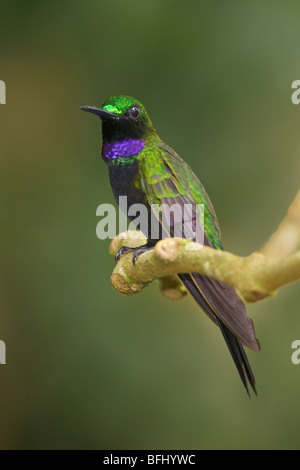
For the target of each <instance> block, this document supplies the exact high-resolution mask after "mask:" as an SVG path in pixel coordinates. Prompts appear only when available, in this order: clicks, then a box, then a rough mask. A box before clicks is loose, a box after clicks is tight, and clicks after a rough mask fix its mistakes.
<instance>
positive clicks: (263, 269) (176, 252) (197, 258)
mask: <svg viewBox="0 0 300 470" xmlns="http://www.w3.org/2000/svg"><path fill="white" fill-rule="evenodd" d="M146 241H147V240H146V238H145V236H144V235H143V234H142V233H141V232H134V231H133V232H124V233H122V234H120V235H118V236H117V237H116V238H115V239H114V240H113V241H112V242H111V244H110V251H111V253H112V254H113V255H115V254H116V253H117V251H118V250H119V249H120V247H121V246H122V245H126V246H130V247H137V246H141V245H143V244H145V243H146ZM184 272H197V273H199V274H204V275H207V276H211V277H213V278H215V279H217V280H219V281H223V282H225V283H226V284H229V285H230V286H232V287H235V288H236V289H237V290H238V291H239V292H240V293H241V294H242V296H243V297H244V299H245V300H246V301H248V302H255V301H257V300H261V299H263V298H265V297H269V296H272V295H274V293H275V292H276V291H277V290H278V289H279V288H280V287H282V286H284V285H286V284H289V283H291V282H294V281H297V280H299V279H300V191H299V192H298V194H297V196H296V198H295V200H294V201H293V203H292V204H291V206H290V208H289V210H288V212H287V215H286V217H285V218H284V219H283V221H282V222H281V224H280V225H279V227H278V229H277V231H276V232H275V233H274V234H273V235H272V236H271V237H270V240H269V241H268V243H267V244H266V245H265V246H264V247H263V248H262V250H261V251H260V252H255V253H252V254H251V255H250V256H246V257H241V256H236V255H234V254H232V253H229V252H226V251H221V250H214V249H212V248H209V247H206V246H202V245H200V244H198V243H195V242H192V241H190V240H186V239H176V238H171V239H165V240H161V241H159V242H158V243H157V244H156V245H155V248H154V249H153V250H151V251H148V252H146V253H144V254H142V255H141V256H140V257H139V258H138V260H137V262H136V265H135V266H134V265H133V264H132V254H130V253H129V254H125V255H124V256H122V258H121V259H120V261H119V262H118V263H117V265H116V267H115V269H114V271H113V273H112V276H111V283H112V285H113V287H114V288H115V289H116V290H118V291H119V292H121V293H122V294H125V295H132V294H135V293H137V292H140V291H141V290H142V289H143V288H144V287H146V286H147V285H148V284H150V283H151V282H152V281H153V280H154V279H160V280H161V285H162V291H163V293H164V294H165V295H166V296H167V297H170V298H181V297H182V296H183V295H185V293H186V292H185V289H184V287H183V286H182V285H181V283H180V281H179V280H178V278H177V276H176V274H178V273H184Z"/></svg>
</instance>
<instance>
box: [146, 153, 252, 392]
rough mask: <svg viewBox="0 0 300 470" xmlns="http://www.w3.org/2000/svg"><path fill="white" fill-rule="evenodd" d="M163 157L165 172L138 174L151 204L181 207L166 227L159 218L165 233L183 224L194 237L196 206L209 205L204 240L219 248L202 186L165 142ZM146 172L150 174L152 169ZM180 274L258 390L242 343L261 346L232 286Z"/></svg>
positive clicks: (242, 372) (243, 373) (214, 221)
mask: <svg viewBox="0 0 300 470" xmlns="http://www.w3.org/2000/svg"><path fill="white" fill-rule="evenodd" d="M160 157H161V158H162V160H163V163H164V165H163V169H164V174H162V170H161V168H162V165H161V164H160V173H159V174H158V175H156V174H155V169H154V170H153V174H152V178H149V177H148V178H146V177H144V175H143V171H141V173H140V176H141V180H142V185H143V187H144V191H145V193H146V194H147V197H148V201H149V204H150V205H152V204H153V203H156V204H157V203H160V204H162V205H163V206H162V207H167V206H170V205H174V204H176V205H177V208H178V210H177V211H176V206H175V211H174V214H173V218H172V219H170V221H169V224H168V225H166V224H165V223H163V222H162V220H161V219H160V223H162V225H163V236H165V237H166V236H174V233H175V236H176V227H178V226H182V224H183V223H184V225H185V230H186V231H185V233H184V234H183V236H184V237H185V238H190V239H193V240H196V239H197V238H196V237H195V229H196V227H198V228H199V220H198V217H199V212H198V211H197V204H205V233H204V244H205V245H207V246H210V247H212V248H218V249H221V248H222V244H221V240H220V230H219V227H218V222H217V219H216V215H215V212H214V209H213V206H212V204H211V202H210V200H209V198H208V196H207V194H206V192H205V190H204V188H203V186H202V185H201V183H200V182H199V180H198V179H197V178H196V176H195V175H194V174H193V173H192V171H191V170H190V168H189V167H188V166H187V165H186V163H185V162H184V161H183V160H182V159H181V158H180V157H179V156H178V155H177V154H175V152H174V153H173V151H172V149H170V148H169V147H167V146H165V145H164V144H162V146H161V152H160ZM141 168H142V166H141ZM147 172H148V176H149V168H147ZM187 185H188V186H187ZM164 204H165V205H166V206H164ZM186 204H190V205H191V209H190V211H189V212H188V213H185V212H184V211H183V207H184V205H186ZM162 212H164V209H163V210H162ZM156 216H157V214H156ZM196 222H198V223H196ZM179 278H180V280H181V282H182V283H183V284H184V285H185V287H186V288H187V290H188V291H189V292H190V293H191V295H192V296H193V298H194V299H195V300H196V301H197V303H198V304H199V305H200V306H201V307H202V309H203V310H204V312H205V313H206V314H207V315H208V316H209V318H210V319H211V320H212V321H214V322H215V323H216V324H217V325H218V326H219V327H220V329H221V332H222V334H223V336H224V339H225V341H226V344H227V346H228V348H229V350H230V353H231V356H232V358H233V360H234V363H235V365H236V367H237V370H238V373H239V375H240V377H241V380H242V382H243V384H244V386H245V388H246V390H247V393H249V391H248V387H247V380H246V377H247V378H248V380H249V383H250V384H251V386H252V388H253V390H254V391H255V393H256V389H255V381H254V377H253V373H252V371H251V368H250V365H249V362H248V359H247V356H246V353H245V351H244V349H243V346H242V343H243V344H245V345H247V346H248V347H250V348H251V349H254V350H255V351H258V350H259V344H258V342H257V340H256V338H255V336H254V328H253V324H252V321H251V319H250V318H249V317H248V316H247V313H246V309H245V305H244V303H243V302H242V300H241V299H240V298H239V297H238V295H237V294H236V292H235V290H234V289H233V288H232V287H230V286H228V285H226V284H224V283H221V282H218V281H216V280H214V279H212V278H209V277H207V276H203V275H200V274H197V273H182V274H179Z"/></svg>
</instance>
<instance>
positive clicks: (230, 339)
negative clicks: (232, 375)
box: [217, 318, 257, 398]
mask: <svg viewBox="0 0 300 470" xmlns="http://www.w3.org/2000/svg"><path fill="white" fill-rule="evenodd" d="M217 322H218V325H219V327H220V330H221V332H222V335H223V337H224V339H225V341H226V344H227V347H228V349H229V352H230V354H231V357H232V359H233V361H234V364H235V367H236V368H237V371H238V373H239V376H240V378H241V381H242V382H243V385H244V387H245V390H246V392H247V394H248V396H249V398H250V393H249V389H248V384H247V379H248V380H249V383H250V385H251V387H252V389H253V391H254V393H255V395H257V390H256V386H255V378H254V375H253V372H252V369H251V367H250V364H249V361H248V358H247V355H246V353H245V350H244V348H243V345H242V343H241V341H240V340H239V339H238V338H236V336H235V335H234V334H233V333H232V332H231V331H230V330H229V329H228V328H227V326H225V325H224V324H223V323H222V322H221V321H220V320H219V319H218V318H217ZM245 374H246V375H245ZM246 377H247V378H246Z"/></svg>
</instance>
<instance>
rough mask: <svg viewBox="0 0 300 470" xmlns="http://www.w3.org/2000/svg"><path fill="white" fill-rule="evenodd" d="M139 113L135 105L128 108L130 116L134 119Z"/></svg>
mask: <svg viewBox="0 0 300 470" xmlns="http://www.w3.org/2000/svg"><path fill="white" fill-rule="evenodd" d="M139 115H140V110H139V108H138V107H137V106H132V108H131V109H130V116H131V117H133V118H134V119H136V118H138V117H139Z"/></svg>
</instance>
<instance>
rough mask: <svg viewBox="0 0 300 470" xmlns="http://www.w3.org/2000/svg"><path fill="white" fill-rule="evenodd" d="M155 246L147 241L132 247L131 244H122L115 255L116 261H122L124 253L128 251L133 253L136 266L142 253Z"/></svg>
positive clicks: (133, 261)
mask: <svg viewBox="0 0 300 470" xmlns="http://www.w3.org/2000/svg"><path fill="white" fill-rule="evenodd" d="M153 248H154V246H153V245H152V244H148V243H146V245H142V246H138V247H137V248H130V247H129V246H121V248H120V249H119V251H118V252H117V254H116V255H115V261H116V263H117V262H118V261H120V259H121V258H122V256H123V255H125V254H126V253H132V252H133V256H132V263H133V265H134V266H135V263H136V261H137V259H138V257H139V256H140V255H142V254H143V253H146V251H149V250H153Z"/></svg>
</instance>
